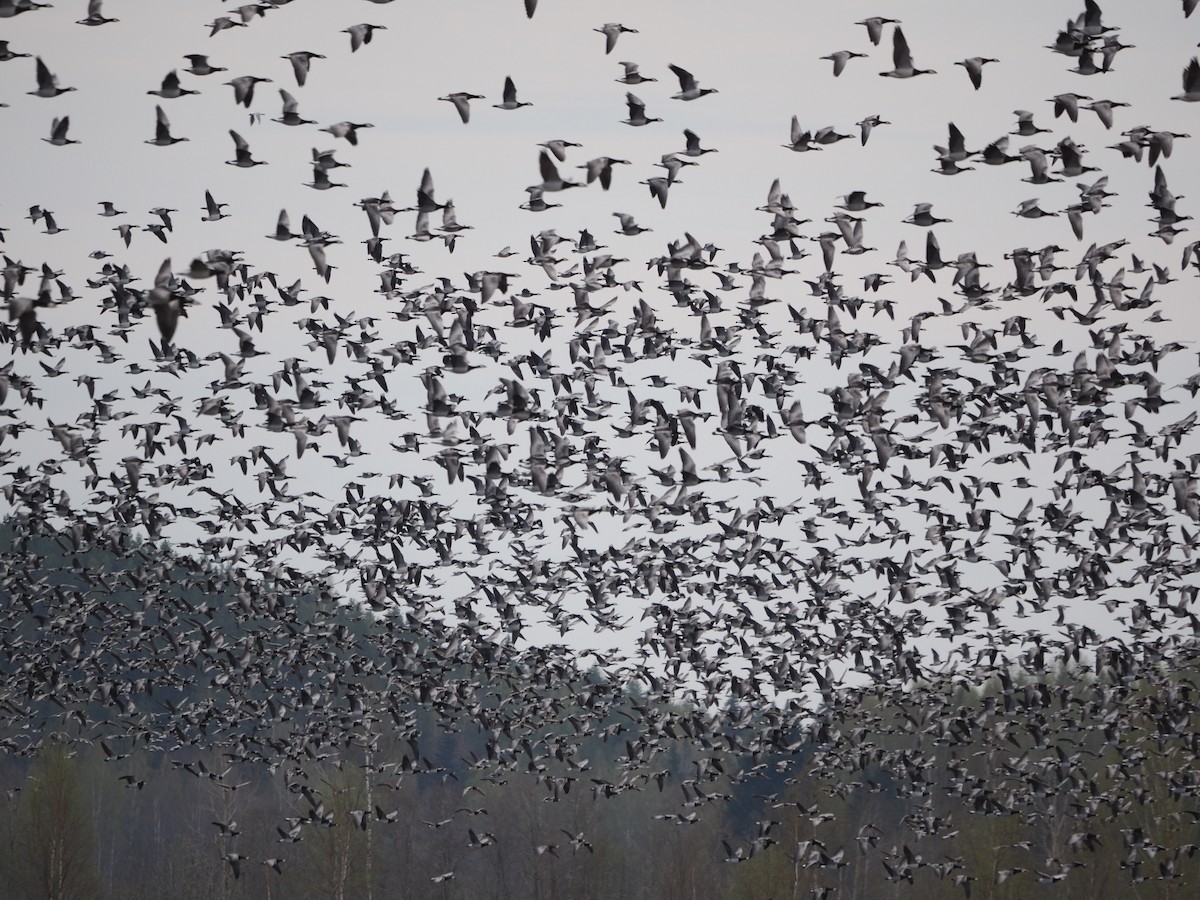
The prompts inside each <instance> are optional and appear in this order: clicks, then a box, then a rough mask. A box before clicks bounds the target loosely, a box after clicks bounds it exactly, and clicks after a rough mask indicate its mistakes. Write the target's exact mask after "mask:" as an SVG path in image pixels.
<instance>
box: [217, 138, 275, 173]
mask: <svg viewBox="0 0 1200 900" xmlns="http://www.w3.org/2000/svg"><path fill="white" fill-rule="evenodd" d="M229 136H230V137H231V138H233V146H234V150H235V153H236V156H235V158H234V159H230V160H226V165H230V166H237V167H238V168H239V169H250V168H253V167H254V166H265V165H266V162H264V161H263V160H261V159H252V158H251V156H250V145H249V144H248V143H247V142H246V139H245V138H244V137H242V136H241V135H240V134H238V133H237V132H236V131H234V130H233V129H232V128H231V129H230V130H229Z"/></svg>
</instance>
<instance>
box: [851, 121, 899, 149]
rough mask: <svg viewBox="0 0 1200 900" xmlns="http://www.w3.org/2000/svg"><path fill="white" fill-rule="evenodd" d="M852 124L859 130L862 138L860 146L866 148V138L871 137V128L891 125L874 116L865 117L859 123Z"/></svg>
mask: <svg viewBox="0 0 1200 900" xmlns="http://www.w3.org/2000/svg"><path fill="white" fill-rule="evenodd" d="M854 124H855V125H857V126H858V128H859V134H860V136H861V138H862V145H863V146H864V147H865V146H867V138H869V137H870V136H871V129H872V128H876V127H878V126H879V125H891V124H892V123H891V122H888V121H887V120H886V119H883V118H881V117H880V116H877V115H875V116H867V117H866V118H865V119H863V120H862V121H861V122H855V123H854Z"/></svg>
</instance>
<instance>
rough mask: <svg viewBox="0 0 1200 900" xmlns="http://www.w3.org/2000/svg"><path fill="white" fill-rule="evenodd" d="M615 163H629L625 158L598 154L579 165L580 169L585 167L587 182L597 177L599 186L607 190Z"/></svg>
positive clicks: (625, 164) (589, 182)
mask: <svg viewBox="0 0 1200 900" xmlns="http://www.w3.org/2000/svg"><path fill="white" fill-rule="evenodd" d="M615 165H624V166H627V165H630V162H629V160H627V159H613V158H612V157H610V156H598V157H596V158H595V159H589V160H588V161H587V162H586V163H585V164H584V165H582V166H579V168H581V169H587V183H588V184H591V183H592V182H593V181H595V180H596V179H597V178H598V179H600V187H602V188H604V190H606V191H607V190H608V188H609V186H610V185H611V184H612V167H613V166H615Z"/></svg>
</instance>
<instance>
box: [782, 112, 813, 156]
mask: <svg viewBox="0 0 1200 900" xmlns="http://www.w3.org/2000/svg"><path fill="white" fill-rule="evenodd" d="M791 135H792V141H791V143H790V144H784V145H783V146H784V147H787V148H788V149H789V150H795V151H796V152H797V153H804V152H805V151H807V150H820V149H821V148H820V147H819V146H816V145H815V144H814V143H813V136H812V132H811V131H803V130H801V128H800V119H799V118H798V117H797V116H792V131H791Z"/></svg>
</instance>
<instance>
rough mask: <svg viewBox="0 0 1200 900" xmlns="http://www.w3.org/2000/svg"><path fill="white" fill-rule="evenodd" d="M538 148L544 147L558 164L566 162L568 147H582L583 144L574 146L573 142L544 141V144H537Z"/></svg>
mask: <svg viewBox="0 0 1200 900" xmlns="http://www.w3.org/2000/svg"><path fill="white" fill-rule="evenodd" d="M538 146H539V147H545V148H546V149H547V150H549V151H550V152H551V153H553V154H554V157H555V159H557V160H558V161H559V162H566V160H567V148H568V147H582V146H583V144H576V143H575V142H574V141H563V140H557V139H556V140H553V141H546V142H545V143H544V144H538Z"/></svg>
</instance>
